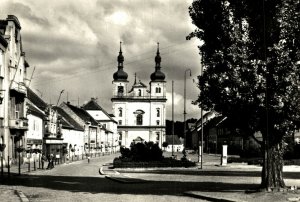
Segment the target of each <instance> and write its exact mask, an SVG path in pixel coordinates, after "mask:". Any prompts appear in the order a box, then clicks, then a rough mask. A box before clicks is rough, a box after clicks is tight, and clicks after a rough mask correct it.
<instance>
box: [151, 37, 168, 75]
mask: <svg viewBox="0 0 300 202" xmlns="http://www.w3.org/2000/svg"><path fill="white" fill-rule="evenodd" d="M160 63H161V57H160V53H159V43H157V52H156V57H155V72H153V73H152V74H151V76H150V78H151V81H164V80H165V78H166V76H165V74H164V73H163V72H162V71H161V70H160V68H161V66H160Z"/></svg>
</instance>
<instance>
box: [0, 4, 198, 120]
mask: <svg viewBox="0 0 300 202" xmlns="http://www.w3.org/2000/svg"><path fill="white" fill-rule="evenodd" d="M191 2H192V0H189V1H182V0H151V1H148V0H98V1H95V0H77V1H72V0H64V1H61V0H52V1H36V0H14V1H8V0H4V3H3V4H2V5H1V8H0V11H1V13H2V16H1V17H2V18H6V16H5V14H6V15H7V14H14V15H16V16H17V17H18V18H19V21H20V23H21V26H22V30H21V34H22V40H23V47H24V50H25V52H26V59H27V61H28V62H29V64H30V65H31V68H30V69H29V73H28V74H29V75H31V73H32V71H33V68H32V67H34V66H36V70H35V73H34V79H33V81H32V84H31V85H32V88H36V89H38V90H40V91H43V97H44V98H45V99H46V101H50V100H51V101H53V100H55V99H56V97H57V92H58V93H59V92H60V90H61V89H66V92H68V94H69V98H70V99H72V100H76V103H77V102H78V98H79V100H80V102H81V103H82V102H83V101H85V100H89V99H90V97H98V100H99V103H100V104H101V105H102V106H103V107H104V108H106V109H107V111H108V112H109V111H110V109H111V102H110V97H111V95H112V93H111V91H112V84H111V81H112V79H113V78H112V75H113V73H114V72H115V71H116V70H117V56H118V52H119V42H120V41H122V42H123V44H122V45H123V47H122V49H123V55H124V57H125V67H124V70H125V71H126V72H127V73H128V75H129V80H130V85H131V84H132V82H133V79H134V73H137V76H138V79H141V80H142V82H144V83H145V84H148V83H149V81H150V75H151V73H153V72H154V67H155V62H154V58H155V55H156V49H157V42H160V52H161V57H162V63H161V66H162V71H163V72H164V73H165V75H166V78H167V91H168V93H170V92H171V80H174V81H175V86H176V88H175V92H176V96H177V99H178V102H179V104H178V106H182V104H183V103H182V102H183V101H182V94H183V80H184V71H185V70H186V69H188V68H189V69H191V70H192V78H190V77H188V78H187V111H188V116H190V115H191V116H192V115H195V116H197V113H196V112H197V109H196V108H194V107H193V106H190V102H191V101H192V100H195V99H196V98H197V95H198V93H199V92H198V89H197V88H196V87H195V84H194V83H192V79H193V78H194V79H195V78H196V77H197V75H199V73H200V56H199V54H198V52H199V50H198V48H197V44H198V42H197V41H196V40H191V41H186V40H185V37H186V36H187V35H188V34H189V33H190V32H191V31H193V29H194V27H193V25H192V23H191V20H190V17H189V14H188V6H189V5H190V4H191ZM64 99H66V97H63V98H62V101H64ZM168 102H169V101H168ZM168 106H170V105H169V104H168ZM181 108H182V107H181ZM169 112H170V109H169V108H168V118H170V113H169ZM182 113H183V112H176V114H177V115H176V117H178V118H179V119H181V117H182ZM193 113H194V114H193Z"/></svg>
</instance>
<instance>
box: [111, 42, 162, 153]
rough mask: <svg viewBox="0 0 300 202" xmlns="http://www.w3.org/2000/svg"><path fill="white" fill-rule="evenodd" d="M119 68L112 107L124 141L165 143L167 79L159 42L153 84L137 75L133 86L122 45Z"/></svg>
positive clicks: (115, 80) (127, 143) (114, 81)
mask: <svg viewBox="0 0 300 202" xmlns="http://www.w3.org/2000/svg"><path fill="white" fill-rule="evenodd" d="M117 61H118V70H117V72H115V73H114V75H113V79H114V80H113V82H112V83H113V97H112V99H111V101H112V110H113V114H114V116H115V119H116V120H117V122H118V132H119V135H120V140H121V145H122V146H125V147H129V146H130V144H131V143H132V142H134V141H135V140H139V141H146V142H149V141H152V142H154V143H158V144H159V146H160V147H161V146H162V143H163V142H164V141H165V139H166V137H165V131H166V129H165V128H166V125H165V123H166V101H167V99H166V81H165V74H164V73H163V72H162V71H161V66H160V63H161V57H160V52H159V45H158V47H157V53H156V57H155V71H154V72H153V73H152V74H151V76H150V78H151V81H150V83H149V88H148V87H147V86H146V85H145V84H144V83H143V82H141V81H137V80H136V76H135V79H134V83H133V85H132V87H131V88H130V89H129V81H128V80H127V78H128V74H127V73H126V72H125V71H124V64H123V63H124V56H123V53H122V47H121V45H120V52H119V56H118V58H117Z"/></svg>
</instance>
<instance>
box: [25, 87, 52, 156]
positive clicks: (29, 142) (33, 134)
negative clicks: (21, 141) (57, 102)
mask: <svg viewBox="0 0 300 202" xmlns="http://www.w3.org/2000/svg"><path fill="white" fill-rule="evenodd" d="M26 107H27V119H28V130H27V131H26V135H25V141H26V147H25V148H24V149H25V150H26V151H30V150H34V149H38V150H39V151H42V150H43V137H44V131H45V120H46V114H45V110H46V109H47V107H48V105H47V104H46V103H45V102H44V101H43V100H42V99H41V98H39V96H37V95H36V94H35V93H34V92H33V91H32V90H31V89H30V88H27V98H26Z"/></svg>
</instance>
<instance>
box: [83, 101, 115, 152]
mask: <svg viewBox="0 0 300 202" xmlns="http://www.w3.org/2000/svg"><path fill="white" fill-rule="evenodd" d="M83 109H84V110H86V111H87V112H88V113H89V114H90V115H91V116H92V117H93V118H94V119H95V120H96V121H97V122H98V123H99V124H101V126H102V128H103V129H104V132H105V134H100V136H99V139H100V142H101V145H104V142H107V148H111V149H112V151H113V152H116V151H119V150H120V140H119V133H118V131H117V121H116V120H115V119H113V118H112V117H111V116H110V115H109V114H108V113H107V112H106V110H105V109H103V107H101V106H100V105H99V104H98V103H97V100H96V99H95V98H92V99H91V100H90V101H89V102H88V103H86V104H85V105H84V106H83ZM98 146H99V145H98Z"/></svg>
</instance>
